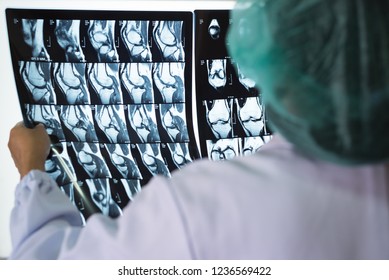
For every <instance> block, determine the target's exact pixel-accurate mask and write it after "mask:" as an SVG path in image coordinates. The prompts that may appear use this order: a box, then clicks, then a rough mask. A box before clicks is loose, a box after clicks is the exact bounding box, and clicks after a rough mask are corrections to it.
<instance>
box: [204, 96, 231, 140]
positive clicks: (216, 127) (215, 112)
mask: <svg viewBox="0 0 389 280" xmlns="http://www.w3.org/2000/svg"><path fill="white" fill-rule="evenodd" d="M204 105H205V110H206V121H207V124H208V126H209V128H210V129H211V131H212V133H213V136H214V137H215V138H216V139H225V138H229V137H231V136H232V135H233V109H232V108H233V107H232V106H233V100H232V99H215V100H212V101H207V102H204Z"/></svg>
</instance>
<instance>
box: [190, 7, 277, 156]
mask: <svg viewBox="0 0 389 280" xmlns="http://www.w3.org/2000/svg"><path fill="white" fill-rule="evenodd" d="M230 24H231V19H230V12H229V11H228V10H213V11H211V10H197V11H195V29H196V34H195V75H196V78H195V80H196V101H197V119H198V123H199V127H202V129H201V130H199V139H200V140H199V141H200V149H201V154H202V156H203V157H208V158H209V159H211V160H225V159H232V158H234V157H235V156H241V155H249V154H252V153H255V152H256V151H258V150H259V149H260V148H261V147H262V146H263V145H264V144H265V143H267V142H268V141H269V140H270V139H271V137H272V134H271V131H270V129H269V128H268V124H267V118H266V110H265V106H264V105H263V102H262V98H261V92H260V88H259V87H258V85H256V84H255V82H254V81H253V80H251V79H249V78H247V77H246V76H245V75H244V74H243V73H242V71H241V69H240V68H239V65H238V64H237V63H235V62H234V61H233V60H232V59H231V58H230V57H229V56H228V52H227V44H228V42H227V41H226V39H227V32H228V28H229V26H230Z"/></svg>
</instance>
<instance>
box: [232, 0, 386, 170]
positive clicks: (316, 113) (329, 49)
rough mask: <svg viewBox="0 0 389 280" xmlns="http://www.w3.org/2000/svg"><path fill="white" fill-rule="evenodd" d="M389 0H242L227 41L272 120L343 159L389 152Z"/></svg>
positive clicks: (315, 149)
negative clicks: (254, 85)
mask: <svg viewBox="0 0 389 280" xmlns="http://www.w3.org/2000/svg"><path fill="white" fill-rule="evenodd" d="M388 11H389V0H306V1H305V0H268V1H266V0H263V1H261V0H238V1H237V4H236V7H235V9H234V10H233V11H232V25H231V27H230V29H229V34H228V37H227V46H228V50H229V52H230V55H231V56H232V58H233V59H234V60H235V61H236V62H237V64H238V65H239V67H240V69H241V70H242V72H243V73H244V74H245V75H246V76H247V77H250V78H251V79H253V80H255V81H256V82H257V84H258V86H259V87H260V89H261V91H262V94H263V95H262V96H263V99H264V102H265V105H266V111H267V115H268V119H269V122H270V123H271V125H272V128H273V130H274V131H276V132H278V133H280V134H281V135H283V136H284V137H285V138H286V139H288V140H289V141H290V142H292V143H293V144H294V145H295V146H296V147H297V148H299V149H301V150H302V151H304V152H305V153H307V154H309V155H312V156H315V157H318V158H320V159H323V160H328V161H332V162H336V163H341V164H365V163H373V162H381V161H385V160H387V159H388V157H389V133H388V129H389V16H388V15H387V13H388Z"/></svg>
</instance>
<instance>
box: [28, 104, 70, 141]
mask: <svg viewBox="0 0 389 280" xmlns="http://www.w3.org/2000/svg"><path fill="white" fill-rule="evenodd" d="M25 112H26V118H27V119H28V121H29V122H30V123H32V124H38V123H41V124H43V125H44V126H45V128H46V131H47V133H48V134H49V135H54V136H56V137H57V138H58V140H59V141H65V134H64V131H63V128H62V124H61V121H60V118H59V115H58V111H57V107H56V106H54V105H32V104H25Z"/></svg>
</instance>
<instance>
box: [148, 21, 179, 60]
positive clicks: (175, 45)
mask: <svg viewBox="0 0 389 280" xmlns="http://www.w3.org/2000/svg"><path fill="white" fill-rule="evenodd" d="M183 24H184V22H183V21H170V20H168V21H165V20H161V21H155V22H154V28H153V39H154V42H155V44H156V45H157V47H158V49H159V55H160V57H161V59H162V60H161V61H163V62H179V61H185V51H184V43H183V40H184V38H183Z"/></svg>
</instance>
